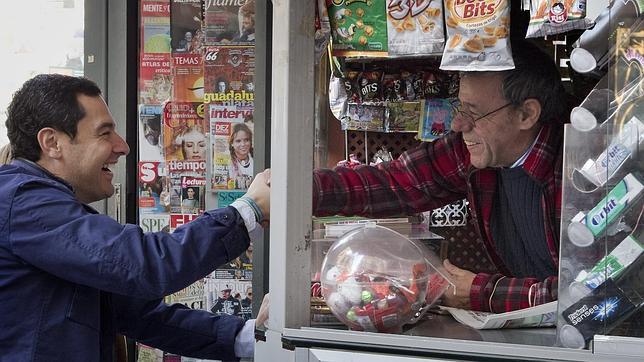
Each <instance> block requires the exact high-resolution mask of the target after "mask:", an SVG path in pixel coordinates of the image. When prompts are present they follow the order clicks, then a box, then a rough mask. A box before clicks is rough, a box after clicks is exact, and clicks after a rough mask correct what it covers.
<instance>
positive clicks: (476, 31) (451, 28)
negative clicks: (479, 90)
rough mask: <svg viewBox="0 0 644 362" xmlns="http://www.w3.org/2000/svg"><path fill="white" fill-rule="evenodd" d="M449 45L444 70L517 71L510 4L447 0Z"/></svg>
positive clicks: (480, 0) (442, 61)
mask: <svg viewBox="0 0 644 362" xmlns="http://www.w3.org/2000/svg"><path fill="white" fill-rule="evenodd" d="M445 25H446V26H447V43H446V44H445V50H444V51H443V59H442V60H441V65H440V69H443V70H462V71H472V70H474V71H487V70H508V69H514V61H513V60H512V53H511V51H510V3H509V1H506V0H495V1H490V0H487V1H485V0H476V1H472V0H446V1H445Z"/></svg>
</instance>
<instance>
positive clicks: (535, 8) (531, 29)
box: [526, 0, 593, 38]
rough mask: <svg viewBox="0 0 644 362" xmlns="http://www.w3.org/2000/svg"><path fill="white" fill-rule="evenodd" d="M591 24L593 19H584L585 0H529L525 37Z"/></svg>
mask: <svg viewBox="0 0 644 362" xmlns="http://www.w3.org/2000/svg"><path fill="white" fill-rule="evenodd" d="M592 25H593V21H592V20H590V19H586V0H531V1H530V25H529V26H528V32H527V33H526V38H538V37H542V36H546V35H553V34H559V33H565V32H567V31H571V30H574V29H586V28H589V27H590V26H592Z"/></svg>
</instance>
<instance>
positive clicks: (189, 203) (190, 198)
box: [181, 176, 206, 214]
mask: <svg viewBox="0 0 644 362" xmlns="http://www.w3.org/2000/svg"><path fill="white" fill-rule="evenodd" d="M205 189H206V179H205V178H204V177H195V176H182V177H181V213H182V214H202V213H203V211H204V209H205V208H206V204H205V195H204V193H205Z"/></svg>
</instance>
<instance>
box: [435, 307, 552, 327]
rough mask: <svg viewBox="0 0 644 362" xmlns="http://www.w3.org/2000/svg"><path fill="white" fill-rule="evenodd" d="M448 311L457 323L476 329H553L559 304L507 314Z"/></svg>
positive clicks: (450, 308)
mask: <svg viewBox="0 0 644 362" xmlns="http://www.w3.org/2000/svg"><path fill="white" fill-rule="evenodd" d="M440 308H441V309H444V310H447V311H448V312H449V313H450V314H451V315H452V316H453V317H454V319H456V320H457V321H459V322H460V323H463V324H465V325H467V326H470V327H472V328H475V329H500V328H529V327H551V326H554V325H555V322H556V321H557V302H556V301H554V302H550V303H546V304H541V305H537V306H535V307H531V308H525V309H520V310H515V311H512V312H506V313H498V314H497V313H487V312H476V311H472V310H466V309H458V308H452V307H443V306H441V307H440Z"/></svg>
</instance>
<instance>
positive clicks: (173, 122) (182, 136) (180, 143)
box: [162, 102, 208, 169]
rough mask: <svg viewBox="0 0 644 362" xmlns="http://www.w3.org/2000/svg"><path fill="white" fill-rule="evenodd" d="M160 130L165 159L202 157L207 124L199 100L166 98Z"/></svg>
mask: <svg viewBox="0 0 644 362" xmlns="http://www.w3.org/2000/svg"><path fill="white" fill-rule="evenodd" d="M162 132H163V137H162V140H163V150H164V155H165V160H166V161H173V160H177V161H184V160H185V161H206V157H207V152H206V150H207V148H208V124H207V123H206V120H205V119H204V112H203V104H201V103H190V102H167V103H166V104H165V105H164V109H163V130H162ZM190 168H191V169H194V168H195V167H190Z"/></svg>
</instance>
